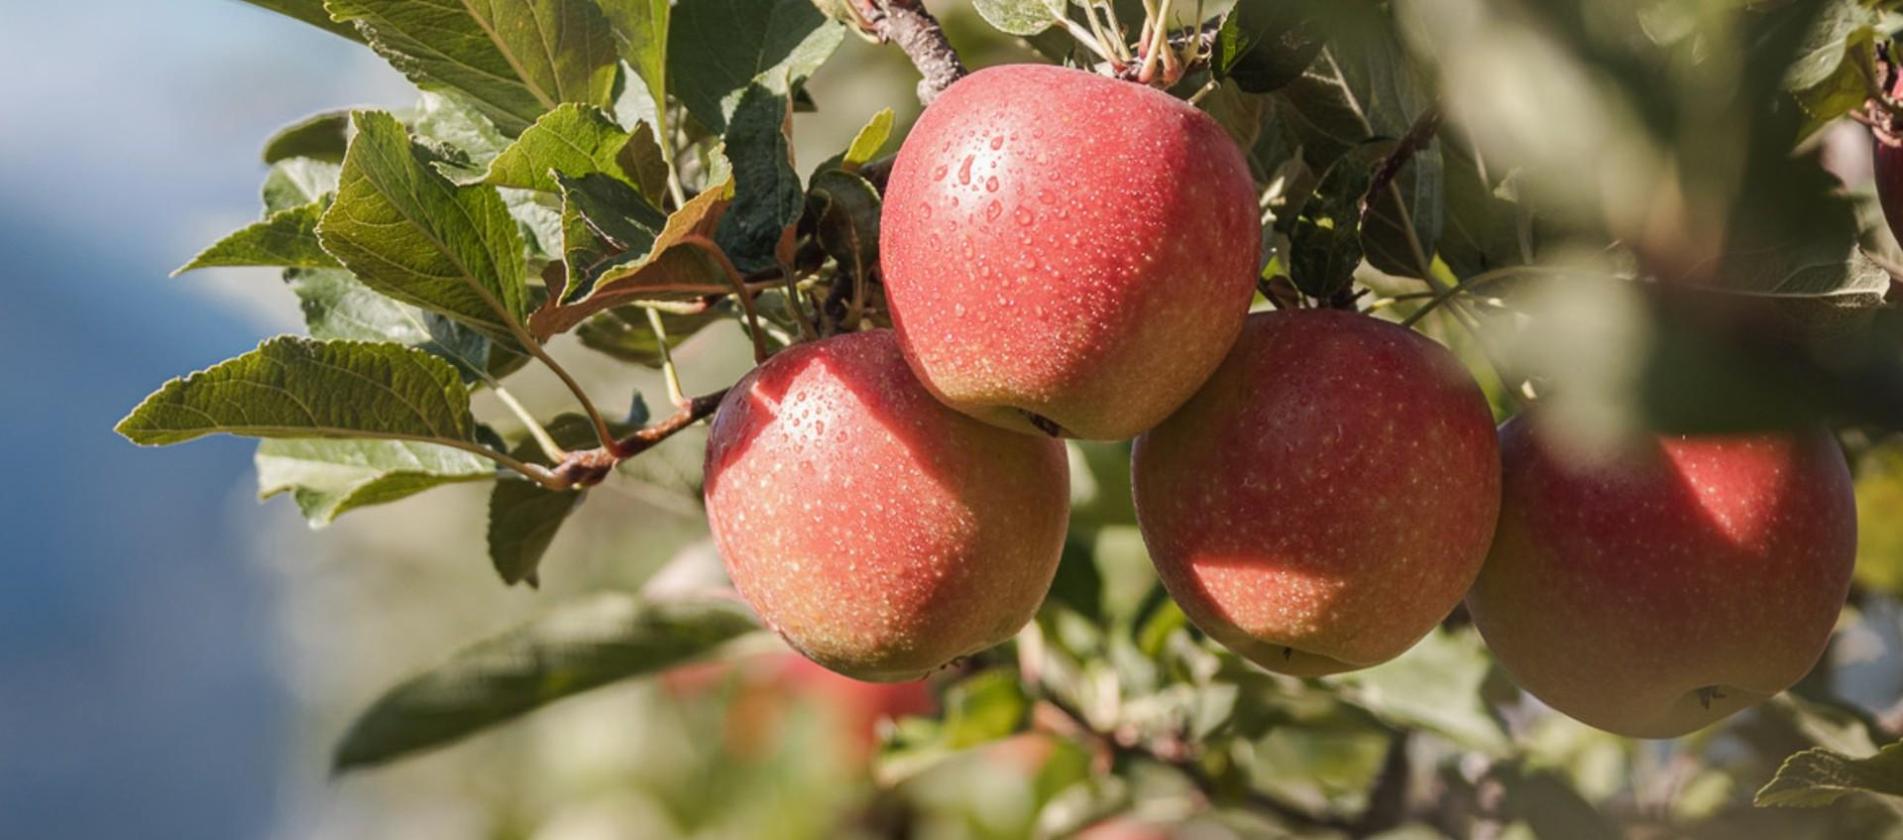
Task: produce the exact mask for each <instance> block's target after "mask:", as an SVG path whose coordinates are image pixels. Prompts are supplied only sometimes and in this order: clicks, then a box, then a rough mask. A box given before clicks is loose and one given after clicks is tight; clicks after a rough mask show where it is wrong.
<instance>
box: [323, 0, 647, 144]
mask: <svg viewBox="0 0 1903 840" xmlns="http://www.w3.org/2000/svg"><path fill="white" fill-rule="evenodd" d="M326 8H328V9H329V10H330V13H331V14H332V15H333V16H334V17H336V18H337V19H338V20H345V21H354V22H356V23H357V24H358V26H359V27H360V28H361V29H362V30H363V32H364V33H365V35H367V36H368V38H367V40H368V41H369V43H370V46H371V48H372V49H375V50H376V51H377V53H378V54H379V55H382V56H383V57H384V58H385V59H386V60H388V61H389V62H390V64H391V65H392V66H394V67H396V69H397V70H399V71H401V72H402V73H403V75H405V76H407V77H409V78H410V80H411V81H413V82H415V83H416V84H417V85H418V86H419V87H423V88H425V89H435V88H446V89H449V90H453V91H457V92H460V93H461V94H463V95H464V96H466V97H468V98H469V101H470V103H471V104H473V105H474V106H475V107H476V108H477V109H478V110H480V111H481V112H482V113H483V114H484V115H486V116H488V117H489V118H490V119H491V120H494V121H495V124H496V127H497V128H499V129H501V130H502V132H503V133H504V134H508V135H511V136H513V135H515V134H519V133H521V132H522V131H523V130H524V129H526V128H528V127H529V125H530V124H531V123H533V122H535V119H536V117H539V116H541V115H542V113H543V112H545V111H548V110H551V109H553V108H554V107H555V106H556V105H558V104H560V103H563V102H581V103H585V104H589V105H600V106H604V107H605V106H607V105H610V104H612V103H613V95H614V85H615V76H616V74H617V73H618V72H619V68H620V62H619V60H618V58H617V55H616V50H615V39H614V33H613V32H612V31H611V30H610V29H609V26H608V19H607V18H606V17H604V16H603V15H602V13H601V10H600V9H599V8H597V7H596V6H595V4H594V3H592V2H590V0H518V1H517V2H507V3H493V2H482V3H474V2H468V0H329V2H328V3H327V4H326Z"/></svg>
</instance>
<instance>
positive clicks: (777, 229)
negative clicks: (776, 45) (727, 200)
mask: <svg viewBox="0 0 1903 840" xmlns="http://www.w3.org/2000/svg"><path fill="white" fill-rule="evenodd" d="M792 119H793V112H792V111H791V110H790V109H789V107H788V103H787V99H786V97H785V96H781V95H776V94H774V93H773V92H772V91H769V90H767V89H766V88H764V87H761V86H760V85H757V84H756V85H752V86H750V87H748V88H747V90H746V92H745V93H744V94H743V95H742V96H741V97H740V101H739V103H738V104H737V105H735V106H734V108H733V114H732V121H731V122H730V123H728V125H727V133H726V136H725V137H724V138H723V141H724V142H723V145H724V146H725V147H726V149H727V158H728V160H730V161H732V163H733V204H732V205H731V206H729V207H728V208H727V213H726V215H724V216H722V217H721V218H720V224H719V226H718V227H716V228H715V230H714V241H715V242H717V243H719V245H720V247H721V249H722V250H724V251H726V252H727V258H728V259H730V260H732V261H733V264H734V266H735V267H736V268H738V269H740V271H742V272H752V271H759V270H761V269H766V268H772V267H773V266H774V265H776V264H777V263H778V259H777V255H778V254H780V253H782V251H783V250H785V249H786V245H787V243H789V242H790V241H791V237H792V235H793V225H794V224H795V223H797V222H798V221H799V218H800V212H801V210H802V209H804V208H805V206H806V191H805V190H804V189H802V188H801V187H800V177H799V173H797V172H794V171H793V142H792V139H791V138H789V137H788V136H787V133H788V132H789V131H790V130H791V128H792ZM847 177H852V176H847Z"/></svg>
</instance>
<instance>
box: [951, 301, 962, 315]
mask: <svg viewBox="0 0 1903 840" xmlns="http://www.w3.org/2000/svg"><path fill="white" fill-rule="evenodd" d="M952 316H953V317H955V318H963V317H965V305H964V304H962V303H960V304H956V305H954V306H952Z"/></svg>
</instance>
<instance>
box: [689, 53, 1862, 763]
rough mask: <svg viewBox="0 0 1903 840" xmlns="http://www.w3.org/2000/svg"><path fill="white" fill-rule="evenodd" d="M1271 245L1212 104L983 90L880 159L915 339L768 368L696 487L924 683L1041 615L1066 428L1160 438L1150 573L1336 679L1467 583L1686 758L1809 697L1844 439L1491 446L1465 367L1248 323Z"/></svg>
mask: <svg viewBox="0 0 1903 840" xmlns="http://www.w3.org/2000/svg"><path fill="white" fill-rule="evenodd" d="M1259 230H1260V226H1259V220H1258V212H1257V205H1256V196H1255V189H1254V185H1253V182H1252V180H1251V177H1250V174H1249V170H1248V168H1247V165H1246V164H1245V163H1244V161H1243V159H1242V156H1241V155H1240V153H1239V152H1238V150H1237V148H1236V146H1235V144H1234V143H1233V142H1232V141H1231V140H1230V139H1229V137H1228V136H1227V135H1226V134H1225V133H1224V131H1223V129H1222V128H1220V127H1219V126H1218V125H1217V124H1216V123H1215V122H1214V121H1213V120H1211V119H1210V118H1209V117H1207V116H1206V115H1204V114H1202V113H1201V112H1199V111H1197V110H1196V109H1194V108H1192V107H1190V106H1188V105H1187V104H1185V103H1183V102H1181V101H1179V100H1177V99H1175V98H1173V97H1170V96H1168V95H1166V94H1164V93H1161V92H1158V91H1155V90H1152V89H1150V88H1148V87H1145V86H1142V85H1137V84H1131V83H1126V82H1121V81H1117V80H1113V79H1109V78H1105V77H1101V76H1096V75H1092V74H1089V73H1085V72H1082V71H1076V70H1067V69H1061V68H1055V67H1047V66H1030V65H1019V66H1008V67H1001V68H993V69H989V70H985V71H981V72H978V73H975V74H973V75H971V76H969V77H967V78H966V79H964V80H962V81H960V82H959V83H957V84H956V85H954V86H952V87H951V89H950V90H948V91H947V92H946V93H945V94H944V95H943V96H942V97H941V98H940V99H939V100H938V101H937V102H936V103H935V104H933V106H932V107H931V108H930V109H929V110H927V111H926V113H925V114H924V116H923V117H922V118H921V120H920V121H919V123H918V125H917V127H916V128H915V129H914V130H913V131H912V133H911V135H910V137H909V138H908V139H907V140H906V142H905V144H904V147H903V148H902V149H901V151H900V153H899V156H898V158H897V160H896V162H895V165H894V167H893V169H892V174H891V179H890V183H889V187H888V191H887V194H886V202H885V209H884V215H883V219H882V236H881V250H882V257H881V259H882V264H883V270H884V279H885V284H886V291H887V297H888V300H889V302H890V305H891V309H892V315H893V320H894V324H895V330H891V331H886V330H873V331H868V332H859V333H852V334H845V335H839V336H835V337H831V338H826V339H822V340H819V341H814V342H809V343H805V344H801V345H798V346H795V347H793V348H790V349H788V350H786V351H784V352H782V353H780V354H778V355H776V356H775V357H773V358H772V359H770V360H769V361H767V362H766V363H765V364H763V365H761V366H760V367H759V368H757V369H755V370H754V371H753V372H752V373H750V374H749V375H748V376H747V377H746V378H745V379H743V380H742V381H741V382H740V383H739V384H738V385H737V386H736V387H735V388H734V389H733V390H732V391H731V393H730V394H729V395H728V396H727V398H726V400H725V402H724V403H723V404H722V405H721V407H720V409H719V411H718V413H717V414H716V416H715V419H714V424H713V430H712V434H711V437H710V440H709V443H708V450H707V461H706V480H707V483H706V501H707V509H708V514H709V519H710V522H711V524H712V528H713V532H714V536H715V539H716V541H717V543H718V545H719V548H720V551H721V553H722V555H723V557H724V558H725V562H726V564H727V567H728V570H729V572H730V574H731V576H732V578H733V581H734V583H735V585H736V587H737V588H738V589H739V591H740V593H741V595H742V596H743V597H744V598H745V599H746V600H747V601H748V602H749V603H750V604H751V605H752V606H753V607H754V609H755V610H756V611H757V612H758V614H759V615H760V617H761V618H762V620H763V621H765V622H766V623H767V625H768V626H770V627H771V628H773V629H774V630H775V631H776V632H778V633H779V634H780V635H781V636H783V637H784V638H785V639H786V640H787V641H788V642H789V643H790V644H791V645H792V646H793V647H794V648H795V649H797V650H799V651H800V652H801V653H803V654H805V655H806V656H807V657H809V658H811V659H812V660H814V661H815V662H818V663H820V664H822V665H824V666H825V667H827V668H830V669H833V670H835V671H838V672H840V673H843V674H846V675H849V676H853V677H857V678H860V679H867V680H880V681H896V680H910V679H916V678H918V677H921V676H923V675H925V674H927V673H929V672H931V671H933V670H935V669H937V668H939V667H941V666H943V665H944V664H946V663H947V662H949V661H951V660H953V659H956V658H958V657H961V656H965V655H969V654H972V653H975V652H977V651H980V650H983V649H985V648H988V647H991V646H993V645H996V644H998V643H1000V642H1002V641H1004V640H1006V639H1008V638H1010V637H1011V636H1012V635H1013V634H1014V633H1016V632H1017V631H1018V630H1019V629H1021V628H1022V627H1023V626H1024V625H1025V623H1026V622H1028V621H1029V620H1030V619H1031V618H1032V616H1033V614H1034V613H1035V611H1036V610H1037V608H1038V606H1039V604H1040V603H1041V602H1042V601H1043V599H1044V597H1045V594H1046V592H1047V591H1048V589H1049V586H1050V583H1051V580H1052V577H1053V575H1054V574H1055V572H1056V568H1057V563H1058V557H1059V554H1060V552H1061V548H1062V545H1063V541H1064V533H1065V528H1066V523H1067V519H1068V513H1069V492H1068V469H1067V463H1066V456H1065V449H1064V446H1063V444H1062V442H1061V440H1060V437H1065V436H1068V437H1076V438H1085V439H1100V440H1105V439H1107V440H1116V439H1126V438H1130V437H1133V436H1134V437H1135V439H1136V442H1135V447H1134V455H1133V458H1134V463H1133V482H1132V483H1133V485H1134V493H1135V500H1136V506H1137V514H1138V520H1139V524H1140V526H1141V528H1142V532H1143V536H1144V540H1145V541H1146V543H1147V544H1148V546H1149V548H1150V552H1151V555H1152V557H1153V559H1154V561H1155V564H1156V569H1157V572H1158V574H1159V577H1160V578H1161V580H1162V581H1163V583H1164V585H1165V586H1166V588H1167V589H1168V591H1169V593H1170V594H1171V596H1172V597H1174V599H1175V600H1176V602H1177V603H1178V604H1179V605H1181V607H1182V609H1183V611H1184V612H1185V613H1186V614H1187V615H1188V616H1189V617H1190V619H1191V620H1192V621H1193V622H1194V623H1195V624H1196V625H1197V626H1198V627H1200V628H1201V629H1202V630H1203V631H1204V632H1206V633H1207V634H1208V635H1209V636H1210V637H1211V638H1213V639H1215V640H1216V641H1218V642H1220V643H1221V644H1223V645H1225V646H1227V647H1228V648H1230V649H1231V650H1233V651H1235V652H1236V653H1238V654H1240V655H1242V656H1244V657H1246V658H1248V659H1250V660H1252V661H1253V662H1255V663H1257V664H1259V665H1261V666H1262V667H1264V668H1267V669H1269V670H1272V671H1277V672H1281V673H1285V674H1291V675H1297V676H1315V675H1322V674H1329V673H1335V672H1340V671H1346V670H1351V669H1355V668H1362V667H1366V666H1369V665H1373V664H1376V663H1379V662H1382V661H1385V660H1388V659H1390V658H1393V657H1395V656H1397V655H1399V654H1400V653H1402V652H1403V651H1405V650H1406V649H1407V648H1408V647H1410V646H1411V645H1413V644H1414V643H1415V642H1417V641H1419V640H1420V639H1421V638H1422V637H1423V636H1424V635H1426V634H1427V633H1428V632H1429V631H1430V630H1432V629H1433V627H1434V626H1435V625H1436V624H1437V623H1438V622H1440V621H1441V620H1443V619H1444V618H1445V617H1446V616H1447V615H1448V614H1449V613H1450V612H1451V611H1452V610H1453V609H1454V608H1455V607H1456V606H1457V605H1458V604H1459V603H1460V602H1461V600H1462V599H1463V598H1464V599H1466V602H1467V604H1468V606H1469V608H1470V611H1471V613H1472V615H1473V619H1474V622H1475V624H1476V625H1477V626H1478V628H1479V630H1480V632H1481V634H1482V636H1483V637H1484V638H1485V640H1486V641H1487V643H1488V644H1489V646H1490V647H1491V648H1492V649H1493V650H1494V652H1495V653H1496V655H1497V656H1498V658H1499V661H1500V662H1501V663H1502V665H1504V666H1505V668H1506V670H1507V671H1508V673H1509V674H1510V675H1511V676H1512V678H1513V679H1514V680H1515V681H1517V682H1518V683H1519V684H1520V685H1521V686H1523V687H1524V688H1526V689H1527V690H1529V691H1530V692H1531V693H1533V694H1534V695H1535V696H1537V697H1539V698H1540V699H1542V700H1543V701H1545V702H1546V703H1548V704H1549V705H1551V706H1553V707H1555V708H1557V709H1559V710H1560V711H1562V712H1565V713H1567V714H1569V715H1572V716H1573V717H1576V718H1578V719H1579V720H1582V721H1584V722H1586V723H1589V724H1592V725H1594V726H1598V727H1600V728H1603V729H1606V730H1609V731H1613V732H1617V733H1622V734H1626V735H1632V736H1640V737H1669V736H1674V735H1678V734H1682V733H1684V732H1688V731H1691V730H1693V729H1697V728H1699V727H1702V726H1704V725H1706V724H1708V723H1710V722H1712V721H1714V720H1716V719H1718V718H1720V717H1723V716H1724V715H1727V714H1729V713H1731V712H1733V711H1736V710H1737V709H1739V708H1742V707H1744V706H1746V705H1748V704H1750V703H1753V702H1755V701H1757V700H1760V699H1762V698H1764V697H1766V696H1768V695H1771V694H1774V693H1776V692H1778V691H1781V690H1783V689H1784V688H1787V687H1789V686H1790V685H1791V684H1793V683H1795V682H1796V681H1797V680H1798V679H1799V678H1800V677H1801V676H1802V675H1803V674H1804V673H1805V672H1806V671H1807V670H1809V668H1810V667H1811V666H1812V665H1813V664H1814V663H1815V662H1816V660H1817V659H1818V657H1819V656H1820V654H1821V652H1822V650H1823V648H1824V645H1825V643H1826V642H1827V640H1828V637H1829V634H1830V631H1831V628H1832V626H1833V624H1834V622H1835V620H1836V617H1837V614H1838V612H1839V610H1840V608H1841V606H1842V604H1843V600H1844V598H1845V595H1846V592H1847V588H1848V586H1849V579H1850V572H1851V564H1852V559H1853V556H1854V553H1855V538H1856V521H1855V505H1854V499H1853V498H1852V494H1851V481H1850V476H1849V471H1848V468H1847V466H1846V464H1845V461H1844V458H1843V455H1842V453H1841V451H1840V450H1839V449H1838V448H1837V446H1836V445H1835V443H1834V441H1833V440H1832V438H1831V437H1830V436H1829V435H1828V434H1826V433H1823V432H1815V433H1809V434H1792V435H1762V436H1754V437H1711V438H1678V437H1664V438H1654V439H1652V440H1650V441H1649V442H1648V443H1647V445H1646V446H1645V447H1644V450H1643V451H1626V452H1622V453H1620V454H1619V455H1617V456H1616V457H1612V458H1609V459H1605V458H1602V459H1599V460H1595V461H1582V460H1580V459H1578V458H1576V457H1573V454H1572V453H1571V452H1570V450H1569V449H1568V448H1567V447H1565V446H1563V445H1561V444H1562V442H1560V441H1557V440H1554V439H1552V436H1551V435H1550V434H1548V433H1547V432H1546V431H1545V429H1544V427H1543V426H1542V424H1541V422H1540V420H1539V418H1538V416H1537V413H1535V414H1534V415H1533V416H1523V417H1522V418H1520V419H1516V420H1514V421H1512V422H1509V423H1508V424H1506V425H1505V426H1504V427H1502V428H1501V429H1499V430H1498V431H1496V429H1495V427H1494V422H1493V416H1492V413H1491V411H1490V410H1489V408H1488V405H1487V402H1486V400H1485V397H1484V396H1483V394H1482V393H1481V391H1480V389H1479V388H1478V386H1477V385H1476V384H1475V383H1474V381H1473V379H1472V378H1471V377H1470V376H1469V375H1468V374H1467V372H1466V371H1465V370H1464V368H1462V367H1461V365H1460V364H1459V363H1458V361H1457V360H1456V359H1455V358H1454V356H1453V355H1452V354H1451V353H1449V352H1448V351H1446V350H1445V349H1444V348H1442V347H1440V346H1439V345H1437V344H1435V343H1433V342H1431V341H1429V340H1427V339H1425V338H1424V337H1422V336H1420V335H1418V334H1417V333H1414V332H1412V331H1410V330H1407V329H1404V328H1402V327H1400V326H1397V325H1395V324H1392V323H1389V322H1385V321H1380V320H1377V319H1374V318H1372V317H1368V316H1365V315H1361V314H1357V313H1353V312H1342V311H1323V310H1297V311H1282V312H1269V313H1260V314H1254V315H1251V314H1249V312H1248V310H1249V307H1250V301H1251V299H1252V296H1253V294H1254V278H1255V275H1256V270H1257V256H1258V250H1259V247H1260V245H1259V239H1260V233H1259Z"/></svg>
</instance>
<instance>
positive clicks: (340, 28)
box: [244, 0, 363, 162]
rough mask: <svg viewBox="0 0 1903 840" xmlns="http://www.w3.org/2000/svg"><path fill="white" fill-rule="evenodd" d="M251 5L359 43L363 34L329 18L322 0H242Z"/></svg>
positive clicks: (346, 24)
mask: <svg viewBox="0 0 1903 840" xmlns="http://www.w3.org/2000/svg"><path fill="white" fill-rule="evenodd" d="M244 1H245V2H246V3H250V4H251V5H253V6H259V7H262V8H266V9H270V10H271V11H274V12H277V13H278V14H281V15H284V16H285V17H292V18H297V19H298V20H301V21H303V22H305V23H308V24H310V25H312V26H315V27H317V28H319V29H322V30H324V31H325V32H329V33H331V34H333V35H341V36H343V37H345V38H349V39H350V40H352V41H357V42H359V43H361V42H362V41H363V35H362V34H360V33H359V32H357V28H356V27H354V26H351V25H350V24H348V23H340V22H338V21H334V20H331V18H330V12H328V11H326V10H325V9H324V0H244ZM267 162H268V161H267Z"/></svg>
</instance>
